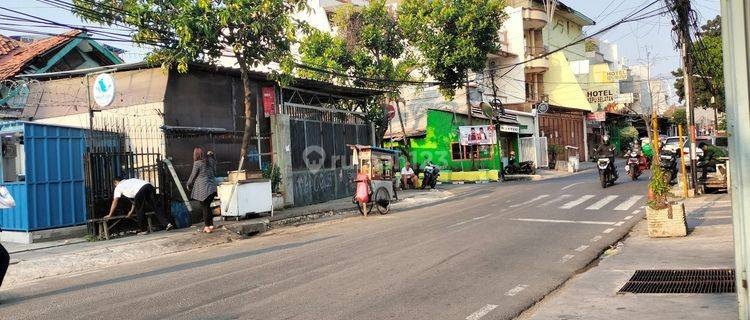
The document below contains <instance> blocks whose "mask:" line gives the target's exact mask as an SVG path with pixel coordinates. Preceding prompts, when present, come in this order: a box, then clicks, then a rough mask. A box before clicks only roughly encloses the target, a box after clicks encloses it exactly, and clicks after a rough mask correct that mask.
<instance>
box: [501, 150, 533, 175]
mask: <svg viewBox="0 0 750 320" xmlns="http://www.w3.org/2000/svg"><path fill="white" fill-rule="evenodd" d="M503 172H504V173H505V174H506V175H511V174H536V166H535V165H534V162H533V161H523V162H521V163H519V164H516V155H515V153H513V152H511V153H510V157H509V158H508V165H507V166H505V169H503Z"/></svg>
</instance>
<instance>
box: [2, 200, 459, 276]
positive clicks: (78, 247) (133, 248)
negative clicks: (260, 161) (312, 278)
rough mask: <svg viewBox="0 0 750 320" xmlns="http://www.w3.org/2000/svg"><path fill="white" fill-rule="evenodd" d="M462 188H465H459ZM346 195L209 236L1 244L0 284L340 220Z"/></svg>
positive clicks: (348, 209)
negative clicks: (7, 260) (4, 268)
mask: <svg viewBox="0 0 750 320" xmlns="http://www.w3.org/2000/svg"><path fill="white" fill-rule="evenodd" d="M450 189H461V188H455V187H453V188H445V187H444V188H439V189H438V190H435V191H431V190H427V191H424V190H408V191H401V192H399V197H400V201H399V202H396V203H394V204H393V210H408V209H410V208H415V207H419V206H422V205H427V204H430V203H435V202H439V201H444V200H447V199H449V198H451V197H453V196H454V195H455V193H454V192H453V191H450ZM464 189H465V188H464ZM358 214H359V213H358V211H357V208H356V206H355V205H354V204H352V202H351V198H345V199H338V200H333V201H328V202H325V203H321V204H315V205H311V206H305V207H298V208H289V209H287V210H283V211H278V212H276V213H275V214H274V216H273V217H260V218H256V219H247V220H240V221H221V219H220V218H216V219H215V223H214V224H215V225H216V226H218V228H217V229H216V230H215V231H214V232H213V233H211V234H204V233H201V232H199V230H200V229H201V228H202V226H203V225H202V224H196V225H194V226H192V227H190V228H184V229H178V230H173V231H170V232H154V233H151V234H149V235H144V236H127V237H122V238H115V239H111V240H107V241H94V242H88V241H86V240H84V239H83V238H75V239H68V240H61V241H51V242H42V243H33V244H16V243H3V246H5V247H6V248H7V250H8V251H9V252H10V254H11V267H10V268H9V270H8V275H7V276H6V278H5V281H4V283H3V287H4V288H10V287H14V286H17V285H20V284H24V283H27V282H29V281H34V280H37V279H41V278H46V277H52V276H59V275H64V274H71V273H79V272H87V271H92V270H96V269H100V268H104V267H108V266H113V265H117V264H120V263H125V262H130V261H137V260H145V259H149V258H153V257H158V256H162V255H165V254H172V253H177V252H182V251H188V250H192V249H197V248H203V247H208V246H214V245H220V244H225V243H229V242H232V241H237V240H241V239H244V238H245V237H244V236H243V235H245V234H246V233H243V232H238V231H237V230H238V228H242V226H248V225H250V226H255V225H257V224H258V223H260V224H262V225H263V228H262V230H255V231H256V232H258V231H260V232H262V231H265V230H266V229H270V228H273V227H281V226H284V225H288V224H300V223H306V222H312V221H315V220H321V219H325V218H329V219H330V218H342V217H346V216H354V215H358Z"/></svg>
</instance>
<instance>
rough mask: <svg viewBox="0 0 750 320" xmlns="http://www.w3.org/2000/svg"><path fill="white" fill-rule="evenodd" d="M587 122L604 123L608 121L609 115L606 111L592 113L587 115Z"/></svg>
mask: <svg viewBox="0 0 750 320" xmlns="http://www.w3.org/2000/svg"><path fill="white" fill-rule="evenodd" d="M586 120H588V121H599V122H604V121H607V113H606V112H604V111H597V112H592V113H589V114H587V115H586Z"/></svg>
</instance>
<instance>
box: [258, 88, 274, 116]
mask: <svg viewBox="0 0 750 320" xmlns="http://www.w3.org/2000/svg"><path fill="white" fill-rule="evenodd" d="M261 92H262V94H263V113H265V115H266V117H268V116H270V115H272V114H274V113H276V91H275V90H274V88H273V87H263V88H262V89H261Z"/></svg>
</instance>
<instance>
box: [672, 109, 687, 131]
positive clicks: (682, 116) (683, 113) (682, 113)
mask: <svg viewBox="0 0 750 320" xmlns="http://www.w3.org/2000/svg"><path fill="white" fill-rule="evenodd" d="M670 120H671V121H672V123H673V124H674V125H679V124H681V125H682V126H683V127H684V126H685V125H687V110H685V108H680V109H675V111H674V112H673V113H672V119H670Z"/></svg>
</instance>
